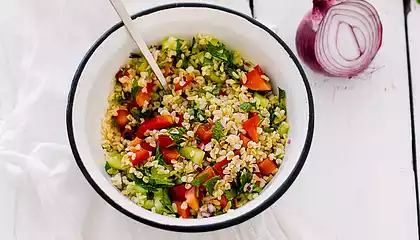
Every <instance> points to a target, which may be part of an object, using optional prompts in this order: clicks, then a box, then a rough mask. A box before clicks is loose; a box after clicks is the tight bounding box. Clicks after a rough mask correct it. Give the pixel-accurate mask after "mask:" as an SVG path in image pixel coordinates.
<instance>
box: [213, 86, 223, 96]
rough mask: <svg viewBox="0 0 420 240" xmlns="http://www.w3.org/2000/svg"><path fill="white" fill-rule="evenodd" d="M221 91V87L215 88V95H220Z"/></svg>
mask: <svg viewBox="0 0 420 240" xmlns="http://www.w3.org/2000/svg"><path fill="white" fill-rule="evenodd" d="M221 91H222V88H221V87H216V88H214V89H213V95H219V94H220V92H221Z"/></svg>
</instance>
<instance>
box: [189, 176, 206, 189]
mask: <svg viewBox="0 0 420 240" xmlns="http://www.w3.org/2000/svg"><path fill="white" fill-rule="evenodd" d="M209 176H210V174H209V173H206V174H203V175H201V176H198V177H196V178H195V179H194V180H193V181H192V182H191V185H194V186H196V187H199V186H200V185H201V184H203V183H204V181H206V179H207V178H208V177H209Z"/></svg>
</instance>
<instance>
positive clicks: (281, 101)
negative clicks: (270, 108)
mask: <svg viewBox="0 0 420 240" xmlns="http://www.w3.org/2000/svg"><path fill="white" fill-rule="evenodd" d="M278 89H279V108H280V109H283V110H286V91H284V90H283V89H281V88H278Z"/></svg>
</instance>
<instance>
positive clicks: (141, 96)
mask: <svg viewBox="0 0 420 240" xmlns="http://www.w3.org/2000/svg"><path fill="white" fill-rule="evenodd" d="M154 85H155V84H154V83H153V82H151V83H148V84H147V86H146V89H147V91H146V92H143V89H140V90H139V92H138V93H137V96H136V103H137V105H138V106H140V107H143V106H144V105H145V103H146V101H149V100H150V96H151V94H152V91H153V86H154Z"/></svg>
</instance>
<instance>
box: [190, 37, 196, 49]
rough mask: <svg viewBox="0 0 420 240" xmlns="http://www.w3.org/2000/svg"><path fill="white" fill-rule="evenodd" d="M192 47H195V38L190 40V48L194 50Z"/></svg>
mask: <svg viewBox="0 0 420 240" xmlns="http://www.w3.org/2000/svg"><path fill="white" fill-rule="evenodd" d="M194 45H195V37H193V39H192V43H191V48H194Z"/></svg>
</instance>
